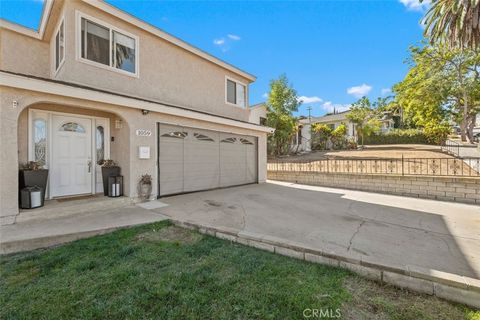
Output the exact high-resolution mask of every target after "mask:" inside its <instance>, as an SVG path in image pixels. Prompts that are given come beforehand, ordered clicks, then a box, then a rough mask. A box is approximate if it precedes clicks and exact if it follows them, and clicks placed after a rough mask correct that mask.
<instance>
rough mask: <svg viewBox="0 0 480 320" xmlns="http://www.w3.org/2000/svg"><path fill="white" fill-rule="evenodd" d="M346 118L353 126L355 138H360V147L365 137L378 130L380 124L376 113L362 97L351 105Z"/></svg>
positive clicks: (368, 101) (365, 98)
mask: <svg viewBox="0 0 480 320" xmlns="http://www.w3.org/2000/svg"><path fill="white" fill-rule="evenodd" d="M347 118H348V119H349V120H350V121H351V122H352V123H353V124H354V125H355V129H356V131H357V136H360V137H361V142H362V143H361V145H362V146H363V141H364V138H365V135H369V134H371V133H374V132H377V131H379V130H380V125H381V123H380V120H379V116H378V112H377V110H375V109H373V108H372V104H371V103H370V100H369V99H368V98H367V97H363V98H361V99H360V100H358V101H357V102H355V103H353V104H352V107H351V108H350V112H349V113H348V114H347Z"/></svg>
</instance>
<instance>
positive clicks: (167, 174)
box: [158, 124, 257, 196]
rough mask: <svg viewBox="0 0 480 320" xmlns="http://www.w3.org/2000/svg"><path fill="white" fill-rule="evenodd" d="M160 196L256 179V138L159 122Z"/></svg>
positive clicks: (244, 182)
mask: <svg viewBox="0 0 480 320" xmlns="http://www.w3.org/2000/svg"><path fill="white" fill-rule="evenodd" d="M158 132H159V139H158V141H159V152H158V166H159V195H160V196H165V195H169V194H176V193H183V192H191V191H198V190H207V189H214V188H218V187H227V186H235V185H241V184H247V183H255V182H256V181H257V139H256V138H255V137H250V136H242V135H237V134H229V133H223V132H217V131H210V130H202V129H195V128H186V127H181V126H173V125H167V124H159V130H158Z"/></svg>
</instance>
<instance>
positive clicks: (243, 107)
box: [225, 76, 248, 109]
mask: <svg viewBox="0 0 480 320" xmlns="http://www.w3.org/2000/svg"><path fill="white" fill-rule="evenodd" d="M228 80H230V81H232V82H235V91H236V90H237V89H236V85H242V86H243V87H244V88H245V91H244V96H245V97H244V99H245V100H244V101H245V104H244V105H243V106H242V105H239V104H238V103H231V102H229V101H228ZM237 101H238V99H237ZM225 103H226V104H228V105H231V106H235V107H237V108H242V109H247V108H248V86H247V85H246V84H245V83H243V82H241V81H238V80H237V79H234V78H231V77H229V76H225Z"/></svg>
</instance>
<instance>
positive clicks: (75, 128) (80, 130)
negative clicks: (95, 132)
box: [60, 122, 85, 133]
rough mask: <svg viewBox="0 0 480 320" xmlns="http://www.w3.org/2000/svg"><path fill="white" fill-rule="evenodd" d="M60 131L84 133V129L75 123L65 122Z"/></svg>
mask: <svg viewBox="0 0 480 320" xmlns="http://www.w3.org/2000/svg"><path fill="white" fill-rule="evenodd" d="M60 131H70V132H77V133H85V128H84V127H83V126H82V125H81V124H78V123H76V122H67V123H65V124H63V125H62V126H61V127H60Z"/></svg>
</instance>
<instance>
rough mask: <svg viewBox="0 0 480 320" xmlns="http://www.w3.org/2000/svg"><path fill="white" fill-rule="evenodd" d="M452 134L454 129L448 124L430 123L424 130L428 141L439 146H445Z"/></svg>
mask: <svg viewBox="0 0 480 320" xmlns="http://www.w3.org/2000/svg"><path fill="white" fill-rule="evenodd" d="M451 132H452V128H451V127H450V126H449V125H446V124H435V123H428V124H427V125H426V126H425V128H423V133H424V134H425V137H426V139H427V141H428V142H429V143H431V144H437V145H440V144H443V143H444V142H445V141H446V140H447V138H448V135H449V134H450V133H451Z"/></svg>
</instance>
